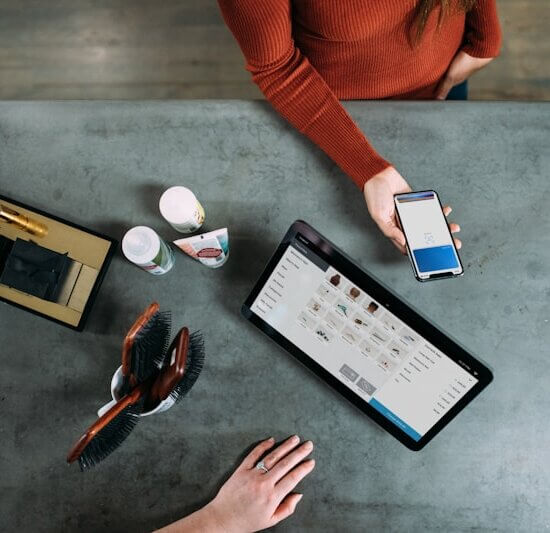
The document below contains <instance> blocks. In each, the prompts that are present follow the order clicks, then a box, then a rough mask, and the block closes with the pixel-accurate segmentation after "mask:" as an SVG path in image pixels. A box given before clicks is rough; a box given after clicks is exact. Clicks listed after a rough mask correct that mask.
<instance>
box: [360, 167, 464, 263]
mask: <svg viewBox="0 0 550 533" xmlns="http://www.w3.org/2000/svg"><path fill="white" fill-rule="evenodd" d="M411 191H412V189H411V187H410V186H409V184H408V183H407V182H406V181H405V178H404V177H403V176H401V174H399V172H397V170H396V169H395V168H394V167H388V168H386V169H384V170H383V171H382V172H379V173H378V174H376V175H375V176H373V177H372V178H370V179H369V181H367V183H365V187H364V189H363V193H364V195H365V201H366V202H367V209H368V210H369V213H370V216H371V217H372V219H373V220H374V222H376V224H377V225H378V227H379V228H380V231H381V232H382V233H383V234H384V235H385V236H386V237H388V239H390V240H391V241H392V242H393V244H394V245H395V246H396V248H397V249H398V250H399V251H400V252H401V253H402V254H405V255H406V253H407V248H406V246H405V235H403V232H402V231H401V229H400V228H399V225H398V222H397V218H396V215H395V203H394V199H393V196H394V194H399V193H404V192H411ZM451 211H452V209H451V207H450V206H448V205H447V206H445V207H444V208H443V213H444V214H445V216H448V215H449V213H450V212H451ZM449 226H450V229H451V233H458V232H459V231H460V226H459V225H458V224H456V223H454V222H451V223H450V225H449ZM453 240H454V243H455V246H456V248H457V249H460V248H461V246H462V242H461V241H460V239H457V238H456V237H454V238H453Z"/></svg>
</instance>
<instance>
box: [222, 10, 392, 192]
mask: <svg viewBox="0 0 550 533" xmlns="http://www.w3.org/2000/svg"><path fill="white" fill-rule="evenodd" d="M218 1H219V4H220V7H221V9H222V13H223V15H224V18H225V21H226V22H227V25H228V26H229V28H230V29H231V31H232V32H233V34H234V35H235V38H236V39H237V41H238V43H239V45H240V47H241V49H242V51H243V54H244V56H245V58H246V62H247V69H248V70H249V71H250V72H251V73H252V78H253V80H254V82H255V83H256V84H257V85H258V86H259V88H260V89H261V91H262V92H263V93H264V95H265V96H266V98H267V100H268V101H269V102H270V103H271V104H272V105H273V107H274V108H275V109H276V110H277V111H278V112H279V113H280V114H281V115H282V116H283V117H284V118H285V119H287V120H288V121H289V122H290V123H291V124H292V125H293V126H294V127H295V128H296V129H297V130H299V131H300V132H302V133H303V134H304V135H306V136H307V137H308V138H309V139H310V140H312V141H313V142H314V143H315V144H316V145H317V146H319V147H320V148H321V149H322V150H323V151H324V152H325V153H326V154H327V155H328V156H329V157H330V158H331V159H332V160H333V161H334V162H335V163H336V164H337V165H338V166H339V167H340V168H341V169H342V170H343V171H344V172H345V173H346V174H347V175H348V176H350V177H351V178H352V180H353V181H354V182H355V183H356V184H357V186H358V187H359V188H360V189H363V186H364V184H365V182H366V181H367V180H368V179H369V178H370V177H372V176H374V175H376V174H378V173H379V172H381V171H382V170H384V169H385V168H387V167H388V166H389V165H390V164H389V163H388V162H387V161H386V160H384V159H383V158H382V157H381V156H380V155H379V154H378V153H377V152H376V150H375V149H374V148H373V146H372V145H371V144H370V143H369V141H368V140H367V139H366V137H365V135H364V134H363V133H362V132H361V130H360V129H359V128H358V127H357V125H356V124H355V122H354V121H353V119H352V118H351V117H350V116H349V114H348V113H347V112H346V110H345V109H344V107H343V106H342V104H341V103H340V102H339V100H338V99H337V97H336V95H335V94H334V93H333V91H332V90H331V89H330V87H329V86H328V84H327V83H326V82H325V80H324V79H323V77H322V76H321V75H320V74H319V73H318V72H317V71H316V70H315V68H314V67H313V66H312V65H311V63H310V62H309V61H308V59H307V58H306V57H305V56H304V55H303V54H302V53H301V52H300V50H299V49H298V48H297V47H296V46H295V45H294V40H293V39H292V22H291V19H290V13H291V6H290V0H272V1H270V2H258V1H257V0H240V1H239V2H235V1H234V0H218Z"/></svg>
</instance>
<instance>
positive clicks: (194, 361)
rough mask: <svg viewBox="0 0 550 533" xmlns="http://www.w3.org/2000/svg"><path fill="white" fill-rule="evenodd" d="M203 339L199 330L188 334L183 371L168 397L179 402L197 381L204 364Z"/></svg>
mask: <svg viewBox="0 0 550 533" xmlns="http://www.w3.org/2000/svg"><path fill="white" fill-rule="evenodd" d="M204 357H205V351H204V339H203V336H202V332H201V331H195V332H194V333H192V334H191V335H190V336H189V351H188V352H187V361H186V363H185V372H184V373H183V378H181V381H180V382H179V383H178V384H177V385H176V386H175V387H174V388H173V390H172V392H170V397H171V398H172V399H173V400H174V401H176V402H179V401H180V400H181V399H182V398H183V397H184V396H185V395H186V394H187V393H188V392H189V391H190V390H191V387H193V385H194V384H195V382H196V381H197V378H198V377H199V374H200V373H201V371H202V367H203V366H204Z"/></svg>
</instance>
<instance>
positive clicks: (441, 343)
mask: <svg viewBox="0 0 550 533" xmlns="http://www.w3.org/2000/svg"><path fill="white" fill-rule="evenodd" d="M298 235H301V236H303V237H305V240H306V241H309V243H311V244H312V245H313V246H314V247H315V248H316V250H315V252H316V253H317V254H318V255H319V256H320V257H321V258H322V259H324V260H325V261H326V262H327V263H328V264H330V265H331V266H333V267H334V268H335V269H336V270H338V271H339V272H341V273H342V274H343V275H344V276H345V277H346V278H348V279H349V280H351V281H352V282H353V283H355V284H356V285H357V286H358V287H360V288H361V289H363V290H364V291H365V292H367V293H368V294H369V295H370V296H372V297H373V298H374V299H375V300H377V301H378V302H379V303H381V304H382V305H384V307H385V308H386V309H389V310H390V311H391V312H392V313H393V314H395V315H396V316H397V317H398V318H400V319H401V320H403V322H405V323H406V324H407V325H408V326H409V327H411V329H413V330H414V331H416V332H417V333H418V334H420V335H422V336H423V337H424V338H425V339H426V340H428V341H429V342H431V343H432V344H433V345H434V346H435V347H436V348H438V349H439V350H441V351H442V352H444V353H445V354H446V355H448V356H449V357H450V358H451V359H452V360H453V361H455V362H457V363H458V364H459V365H461V366H463V367H465V368H466V369H467V370H470V371H471V372H477V375H476V376H475V377H476V378H477V379H479V382H478V383H477V384H476V385H475V386H474V387H473V388H472V389H471V390H470V391H468V392H467V393H466V394H465V395H464V397H463V398H461V399H460V400H459V401H458V402H457V403H456V405H454V406H453V407H452V408H451V409H450V410H449V412H448V413H447V414H445V415H444V416H443V418H441V420H439V421H438V422H437V423H436V424H435V425H434V426H433V427H432V428H431V429H430V430H429V431H428V432H427V433H426V434H425V435H423V436H422V438H421V439H420V440H418V441H415V440H414V439H413V438H411V437H410V436H409V435H407V434H406V433H405V432H403V431H402V430H401V429H399V428H398V427H397V426H396V425H395V424H393V423H392V422H390V421H389V420H388V419H387V418H386V417H385V416H383V415H382V414H381V413H379V412H378V411H377V410H376V409H374V408H373V407H372V406H370V405H369V404H368V403H367V402H366V401H365V400H364V399H363V398H361V397H360V396H358V395H357V394H356V393H355V392H354V391H353V390H351V389H350V388H348V387H347V386H346V385H345V384H344V383H342V382H341V381H340V380H338V379H337V378H336V377H335V376H333V375H332V374H331V373H330V372H329V371H328V370H326V369H325V368H323V367H322V366H321V365H320V364H318V363H317V362H315V361H314V360H313V359H312V358H311V357H310V356H309V355H307V354H306V353H305V352H303V351H302V350H300V349H299V348H298V347H296V346H295V345H294V344H293V343H292V342H290V341H289V340H288V339H287V338H286V337H284V336H283V335H282V334H281V333H279V332H278V331H276V330H275V329H273V328H272V327H271V326H270V325H269V324H267V322H265V321H264V320H262V319H261V318H260V317H259V316H258V315H256V314H255V313H254V312H253V311H252V310H251V307H252V305H253V303H254V301H255V300H256V297H257V296H258V294H259V293H260V291H261V289H262V288H263V286H264V285H265V283H266V282H267V280H268V278H269V276H270V275H271V273H272V272H273V270H274V268H275V267H276V265H277V263H278V261H279V259H280V258H281V257H282V255H283V253H284V252H285V250H286V249H287V247H288V246H289V244H290V242H291V241H292V240H293V239H294V238H295V237H297V236H298ZM304 243H305V241H304ZM241 311H242V314H243V315H244V317H245V318H246V319H247V320H249V321H250V322H252V324H254V325H255V326H257V327H258V328H259V329H260V330H261V331H263V332H264V333H265V334H266V335H268V336H269V337H271V338H272V339H273V340H274V341H275V342H276V343H277V344H279V345H280V346H281V347H283V348H284V349H285V350H287V351H288V352H289V353H290V354H291V355H293V356H294V357H295V358H296V359H298V361H300V362H301V363H302V364H304V365H305V366H306V367H307V368H309V370H311V371H313V372H314V373H315V374H316V375H317V376H318V377H319V378H321V379H322V380H323V381H324V382H325V383H327V384H328V385H330V386H331V387H332V388H333V389H335V390H336V391H338V392H339V393H340V394H341V395H342V396H344V398H346V399H347V400H349V401H350V402H351V403H352V404H353V405H355V406H356V407H357V408H359V409H360V410H361V411H363V412H364V413H365V414H366V415H368V416H369V417H370V418H371V419H372V420H374V421H375V422H376V423H377V424H379V425H380V426H382V427H383V428H384V429H385V430H386V431H388V432H389V433H390V434H391V435H393V436H394V437H395V438H396V439H398V440H399V441H400V442H401V443H403V444H404V445H405V446H406V447H407V448H409V449H410V450H414V451H418V450H420V449H422V448H423V447H424V446H425V445H426V444H427V443H428V442H429V441H430V440H432V439H433V437H434V436H435V435H437V433H439V432H440V431H441V430H442V429H443V428H444V427H445V426H446V425H447V424H448V423H449V422H450V421H451V420H452V419H453V418H454V417H455V416H456V415H457V414H458V413H459V412H460V411H462V409H464V407H465V406H466V405H468V404H469V403H470V402H471V401H472V400H473V399H474V398H475V397H476V396H477V395H478V394H479V393H480V392H481V391H482V390H483V389H484V388H485V387H486V386H487V385H488V384H489V383H490V382H491V381H492V379H493V374H492V372H491V370H489V368H487V366H485V365H484V364H483V363H481V362H480V361H478V360H477V359H476V358H474V357H473V356H472V355H471V354H469V353H468V352H467V351H466V350H465V349H464V348H463V347H461V346H460V345H459V344H458V343H457V342H456V341H454V340H453V339H451V338H450V337H449V336H448V335H447V334H445V333H443V332H442V331H441V330H440V329H438V328H436V327H435V326H434V325H433V324H431V323H430V322H429V321H428V320H427V319H426V318H425V317H423V316H422V315H421V314H420V313H419V312H418V311H416V310H415V309H413V308H412V307H411V306H410V304H408V303H406V302H405V301H404V300H403V299H402V298H399V297H398V296H397V295H396V294H395V293H393V292H392V291H391V290H390V289H389V288H388V287H386V286H384V285H383V284H382V283H381V282H380V281H379V280H378V279H376V278H375V277H374V276H373V275H372V274H370V273H368V272H367V271H365V270H364V269H363V268H361V267H359V266H358V265H357V264H356V263H355V262H354V261H353V260H352V259H351V258H350V257H348V256H347V255H346V254H345V253H344V252H343V251H341V250H340V249H338V248H337V247H336V246H335V245H334V244H332V243H331V242H330V241H328V240H327V239H326V238H325V237H323V236H322V235H321V234H320V233H318V232H317V231H316V230H315V229H313V228H312V227H311V226H310V225H309V224H307V223H306V222H304V221H301V220H297V221H296V222H294V224H292V226H291V227H290V228H289V230H288V231H287V233H286V235H285V237H284V238H283V240H282V242H281V243H280V244H279V246H278V248H277V250H276V251H275V253H274V254H273V256H272V257H271V259H270V260H269V262H268V264H267V266H266V268H265V270H264V271H263V273H262V274H261V276H260V277H259V279H258V281H257V282H256V284H255V285H254V288H253V289H252V291H251V293H250V294H249V296H248V297H247V299H246V301H245V303H244V304H243V305H242V308H241Z"/></svg>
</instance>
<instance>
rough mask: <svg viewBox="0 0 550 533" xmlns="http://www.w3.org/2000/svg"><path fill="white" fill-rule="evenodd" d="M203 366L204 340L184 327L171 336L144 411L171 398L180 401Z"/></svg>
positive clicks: (198, 333)
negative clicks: (161, 367) (162, 365)
mask: <svg viewBox="0 0 550 533" xmlns="http://www.w3.org/2000/svg"><path fill="white" fill-rule="evenodd" d="M203 365H204V341H203V337H202V333H201V332H200V331H195V332H194V333H193V334H192V335H190V334H189V329H188V328H186V327H183V328H181V329H180V331H179V332H178V334H177V335H176V336H175V337H174V340H173V341H172V344H171V345H170V348H169V349H168V353H167V354H166V360H165V363H164V368H163V369H162V370H161V372H160V373H159V375H158V376H157V378H156V379H155V381H154V382H153V385H152V386H151V391H150V393H149V395H148V397H147V400H146V409H147V410H148V409H152V408H154V407H155V406H157V405H158V404H159V403H160V402H162V401H164V400H166V398H168V396H171V397H172V399H173V400H174V401H175V402H178V401H180V400H181V399H182V398H183V397H184V396H185V395H186V394H187V393H188V392H189V391H190V390H191V387H192V386H193V385H194V384H195V382H196V381H197V378H198V377H199V374H200V373H201V371H202V367H203Z"/></svg>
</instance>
